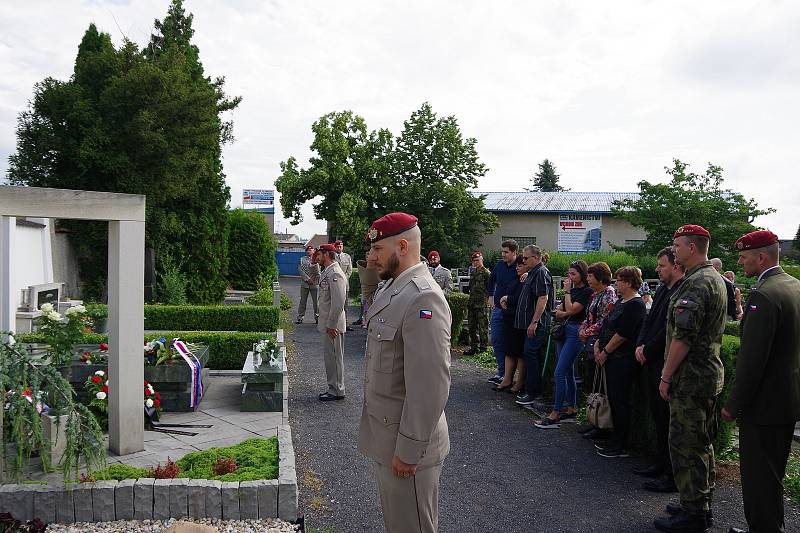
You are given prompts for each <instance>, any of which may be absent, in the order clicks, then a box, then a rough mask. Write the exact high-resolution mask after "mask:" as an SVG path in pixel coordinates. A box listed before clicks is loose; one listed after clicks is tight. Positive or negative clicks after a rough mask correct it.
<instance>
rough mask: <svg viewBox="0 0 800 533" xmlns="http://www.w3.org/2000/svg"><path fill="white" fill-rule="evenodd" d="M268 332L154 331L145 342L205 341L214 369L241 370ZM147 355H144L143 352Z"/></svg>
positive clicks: (93, 337)
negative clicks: (164, 340)
mask: <svg viewBox="0 0 800 533" xmlns="http://www.w3.org/2000/svg"><path fill="white" fill-rule="evenodd" d="M267 335H268V334H267V333H264V332H260V333H259V332H240V331H232V332H229V331H170V332H166V333H150V334H148V335H145V336H144V342H149V341H151V340H154V339H158V338H159V337H166V338H168V339H174V338H175V337H178V338H180V339H181V340H184V341H186V342H189V343H196V344H204V345H206V346H208V350H209V359H208V364H207V365H206V366H208V368H211V369H214V370H241V368H242V366H244V360H245V359H246V358H247V352H249V351H251V350H252V349H253V345H254V344H255V343H257V342H258V341H259V340H261V339H263V338H264V337H266V336H267ZM16 339H17V342H21V343H24V344H39V343H42V342H43V341H44V337H42V336H41V335H40V334H38V333H23V334H21V335H17V336H16ZM101 342H108V335H106V334H100V333H85V334H84V335H83V339H81V341H80V344H100V343H101ZM143 356H144V355H143Z"/></svg>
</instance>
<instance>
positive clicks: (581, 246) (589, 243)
mask: <svg viewBox="0 0 800 533" xmlns="http://www.w3.org/2000/svg"><path fill="white" fill-rule="evenodd" d="M602 230H603V216H602V215H584V214H580V213H568V214H560V215H558V251H559V252H565V253H583V252H594V251H597V250H600V245H601V244H602V242H603V238H602Z"/></svg>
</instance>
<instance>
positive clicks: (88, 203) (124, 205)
mask: <svg viewBox="0 0 800 533" xmlns="http://www.w3.org/2000/svg"><path fill="white" fill-rule="evenodd" d="M15 217H41V218H71V219H80V220H105V221H108V331H109V338H108V346H109V348H108V373H109V376H110V379H111V383H112V385H111V387H110V394H109V396H108V434H109V448H110V450H111V451H112V452H114V453H116V454H117V455H127V454H130V453H135V452H140V451H142V450H144V408H143V404H142V383H144V362H143V359H142V357H143V356H142V343H143V340H144V222H145V196H143V195H138V194H120V193H110V192H95V191H73V190H65V189H45V188H40V187H12V186H0V253H1V254H2V261H0V331H13V330H14V326H15V320H16V309H15V308H14V301H15V300H14V299H13V298H12V297H11V296H12V294H11V291H12V288H11V283H10V282H11V280H12V279H13V275H12V274H13V273H12V272H10V270H11V268H12V267H11V261H10V259H11V258H10V254H11V251H12V250H13V249H14V248H13V246H12V245H13V241H14V229H15V225H16V220H15ZM123 377H124V378H123Z"/></svg>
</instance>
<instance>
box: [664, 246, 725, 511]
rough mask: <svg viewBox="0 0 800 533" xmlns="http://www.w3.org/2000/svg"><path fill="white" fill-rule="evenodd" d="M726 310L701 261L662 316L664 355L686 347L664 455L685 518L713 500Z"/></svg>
mask: <svg viewBox="0 0 800 533" xmlns="http://www.w3.org/2000/svg"><path fill="white" fill-rule="evenodd" d="M726 309H727V299H726V292H725V284H724V282H723V281H722V277H721V276H720V275H719V274H718V273H717V271H716V270H714V267H713V266H711V261H705V262H704V263H701V264H699V265H697V266H696V267H694V268H692V269H691V270H689V271H688V272H686V278H685V281H684V282H683V285H681V286H680V288H679V289H678V290H677V291H676V292H675V294H673V295H672V296H671V297H670V302H669V310H668V311H667V348H666V350H667V353H669V346H670V344H671V343H672V341H673V340H681V341H683V342H685V343H687V344H688V345H689V352H688V353H687V355H686V358H685V359H684V360H683V362H682V363H681V365H680V366H679V367H678V369H677V370H676V371H675V374H674V375H673V376H672V385H671V386H670V398H671V399H670V402H669V413H670V423H669V452H670V458H671V459H672V470H673V473H674V475H675V484H676V485H677V486H678V491H679V493H680V500H681V505H682V506H683V507H684V508H685V509H686V510H688V511H689V512H690V513H693V512H700V511H707V510H709V509H710V505H711V501H712V499H713V495H714V478H715V470H714V448H713V446H712V443H713V440H714V433H715V430H716V420H715V403H716V397H717V395H718V394H719V393H720V392H721V391H722V383H723V377H724V370H723V367H722V360H721V359H720V358H719V349H720V344H721V343H722V333H723V331H724V329H725V313H726Z"/></svg>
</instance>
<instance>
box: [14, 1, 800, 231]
mask: <svg viewBox="0 0 800 533" xmlns="http://www.w3.org/2000/svg"><path fill="white" fill-rule="evenodd" d="M168 4H169V2H168V0H157V1H156V0H136V1H125V0H109V1H101V0H94V1H83V2H81V1H77V0H49V1H42V0H27V1H23V0H3V2H2V5H3V7H4V9H3V16H2V17H0V175H5V173H6V169H7V165H8V156H9V154H11V153H12V152H13V151H14V150H15V142H16V139H15V133H14V130H15V125H16V119H17V115H18V113H19V112H20V111H22V110H23V109H24V108H25V106H26V105H27V102H28V100H29V99H30V98H31V95H32V90H33V85H34V84H35V83H36V82H38V81H41V80H42V79H43V78H45V77H46V76H52V77H55V78H58V79H62V80H66V79H68V78H69V77H70V75H71V74H72V68H73V64H74V60H75V55H76V53H77V47H78V44H79V42H80V39H81V37H82V35H83V33H84V32H85V30H86V28H87V27H88V25H89V23H90V22H95V23H96V24H97V25H98V27H99V28H100V29H101V30H102V31H105V32H108V33H110V34H111V36H112V39H113V41H114V43H115V44H119V43H120V42H121V41H122V38H123V35H124V36H127V37H128V38H129V39H131V40H133V41H134V42H136V43H138V44H139V45H140V46H141V45H143V44H144V43H146V42H147V40H148V37H149V35H150V32H151V29H152V27H153V20H154V19H155V18H159V19H161V18H163V17H164V15H165V14H166V10H167V7H168ZM612 6H613V9H612ZM185 7H186V9H187V11H190V12H192V13H194V29H195V38H194V42H195V44H197V46H198V47H199V48H200V57H201V60H202V62H203V64H204V67H205V71H206V74H207V75H210V76H220V75H222V76H225V77H226V78H227V85H226V89H227V92H228V94H230V95H240V96H242V97H243V98H244V100H243V102H242V104H241V105H240V106H239V108H238V109H237V110H236V111H235V112H234V113H233V119H234V123H235V126H234V134H235V136H236V142H235V143H234V144H233V145H229V146H227V147H226V148H225V150H224V154H223V155H224V165H225V172H226V174H227V177H228V178H227V179H228V185H229V186H230V188H231V196H232V201H231V203H232V205H234V206H236V205H241V191H242V188H272V187H273V183H274V180H275V178H276V177H277V176H278V175H279V173H280V169H279V163H280V161H283V160H286V158H287V157H288V156H290V155H294V156H296V157H297V158H298V160H299V161H301V162H302V164H303V166H305V164H306V163H307V159H308V157H309V155H310V152H309V150H308V146H309V145H310V143H311V141H312V137H311V129H310V127H311V124H312V123H313V122H314V120H316V119H317V118H319V117H320V116H321V115H323V114H324V113H327V112H330V111H341V110H346V109H350V110H352V111H354V112H355V113H357V114H359V115H361V116H362V117H364V118H365V119H366V122H367V125H368V127H369V128H370V129H377V128H381V127H386V128H389V129H390V130H391V131H392V132H393V133H394V134H395V135H397V134H399V133H400V130H401V128H402V124H403V121H404V120H405V119H407V118H408V116H409V115H410V114H411V112H412V111H414V110H415V109H417V108H418V107H419V106H420V104H421V103H422V102H424V101H429V102H430V103H431V104H432V105H433V108H434V110H435V111H436V112H437V113H438V114H440V115H455V116H456V117H457V118H458V121H459V124H460V126H461V130H462V133H463V134H464V135H465V136H468V137H475V138H477V140H478V153H479V154H480V157H481V159H482V161H483V162H484V163H485V164H486V165H487V166H488V167H489V169H490V170H489V172H488V173H487V175H486V177H485V178H483V179H482V180H481V183H480V187H479V188H480V190H484V191H492V190H493V191H497V190H521V189H522V188H523V187H524V186H526V185H527V184H528V182H529V179H530V176H531V175H532V173H533V172H534V171H535V169H536V167H537V164H538V163H539V162H541V161H542V160H543V159H545V158H548V159H550V160H551V161H553V162H554V163H555V164H556V167H557V170H558V172H559V174H560V175H561V181H562V184H563V185H565V186H567V187H570V188H572V189H573V190H576V191H636V190H638V189H637V186H636V183H637V182H638V181H639V180H641V179H647V180H650V181H664V180H665V179H666V177H665V173H664V170H663V169H664V167H665V166H671V161H672V159H673V158H679V159H681V160H683V161H685V162H688V163H691V164H692V168H693V169H694V170H695V171H698V172H701V171H703V170H704V169H705V167H706V165H707V164H708V163H709V162H713V163H714V164H718V165H720V166H722V167H723V168H724V176H725V178H726V180H725V185H726V186H727V187H729V188H732V189H734V190H737V191H739V192H742V193H744V194H745V195H746V196H748V197H753V198H755V199H756V201H757V202H758V203H759V205H760V206H762V207H774V208H776V209H777V213H775V214H773V215H769V216H766V217H762V218H760V219H758V220H757V221H756V224H758V225H760V226H763V227H767V228H769V229H771V230H773V231H775V232H776V233H777V234H778V235H779V236H780V237H781V238H793V237H794V234H795V232H796V230H797V227H798V223H800V216H798V211H797V207H798V204H800V183H798V180H797V169H798V168H800V133H798V132H799V131H800V105H798V94H799V91H798V89H800V54H798V50H800V31H798V28H800V3H798V2H792V1H764V0H761V1H752V2H733V1H716V2H712V1H705V2H697V1H691V2H657V1H652V2H645V1H642V2H613V3H608V2H596V1H586V2H577V1H570V2H554V1H536V2H530V1H526V2H501V1H496V2H486V1H474V2H466V1H461V0H459V1H455V0H453V1H450V2H437V1H430V0H426V1H424V2H422V1H417V2H408V1H379V2H376V1H363V2H356V1H349V0H340V1H338V2H323V1H319V0H317V1H304V2H301V1H286V2H279V1H271V2H265V1H262V0H235V1H234V0H227V1H225V0H223V1H220V0H214V1H212V0H187V1H186V2H185ZM304 212H305V213H306V217H305V221H304V222H303V223H302V224H300V225H299V226H294V227H292V226H289V227H288V230H289V231H291V232H295V233H298V234H300V235H301V236H304V237H310V236H311V234H313V233H314V232H324V227H325V226H324V223H323V222H320V221H316V220H314V217H313V214H312V213H311V209H310V205H308V206H307V207H306V209H304ZM276 220H277V221H278V227H279V229H281V230H286V229H287V226H288V224H287V222H286V221H284V220H283V219H282V217H281V216H280V214H277V215H276ZM687 222H690V221H687Z"/></svg>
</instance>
